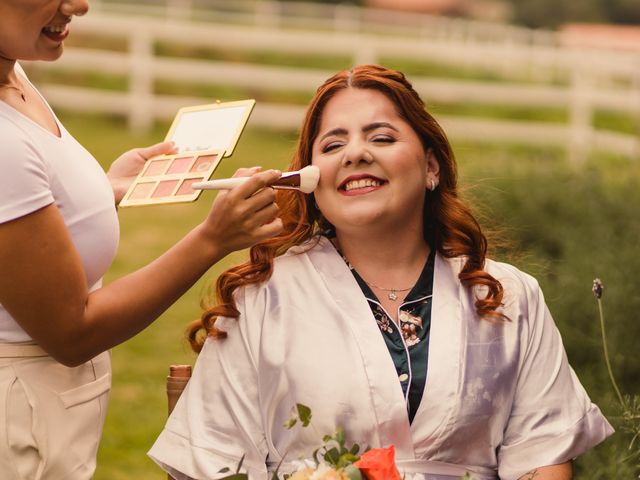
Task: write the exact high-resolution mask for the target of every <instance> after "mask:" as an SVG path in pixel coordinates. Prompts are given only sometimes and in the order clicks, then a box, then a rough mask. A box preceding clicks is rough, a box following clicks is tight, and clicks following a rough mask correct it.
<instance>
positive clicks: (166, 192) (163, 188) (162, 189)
mask: <svg viewBox="0 0 640 480" xmlns="http://www.w3.org/2000/svg"><path fill="white" fill-rule="evenodd" d="M178 182H179V180H164V181H161V182H159V183H158V186H157V187H156V189H155V190H154V192H153V194H152V195H151V198H158V197H168V196H170V195H171V194H172V193H173V190H174V189H175V188H176V185H178Z"/></svg>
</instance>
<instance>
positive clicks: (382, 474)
mask: <svg viewBox="0 0 640 480" xmlns="http://www.w3.org/2000/svg"><path fill="white" fill-rule="evenodd" d="M355 466H356V467H358V468H359V469H360V471H361V472H362V474H363V475H364V476H365V478H366V479H367V480H402V477H401V476H400V472H398V469H397V468H396V449H395V447H394V446H393V445H391V446H390V447H388V448H372V449H371V450H369V451H368V452H365V453H363V454H362V456H361V457H360V460H358V461H357V462H356V463H355Z"/></svg>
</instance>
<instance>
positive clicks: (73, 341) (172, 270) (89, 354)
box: [0, 0, 282, 480]
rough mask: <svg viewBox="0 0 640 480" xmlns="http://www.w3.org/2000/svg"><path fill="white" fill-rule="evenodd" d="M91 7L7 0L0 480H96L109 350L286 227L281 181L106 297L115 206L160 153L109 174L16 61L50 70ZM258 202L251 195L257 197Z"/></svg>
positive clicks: (1, 167) (0, 75)
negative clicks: (277, 189) (228, 259)
mask: <svg viewBox="0 0 640 480" xmlns="http://www.w3.org/2000/svg"><path fill="white" fill-rule="evenodd" d="M88 8H89V5H88V2H87V1H86V0H2V1H1V2H0V472H2V474H1V475H0V476H2V478H11V479H53V478H55V479H58V478H69V479H74V480H75V479H89V478H91V476H92V474H93V471H94V469H95V455H96V451H97V447H98V442H99V439H100V434H101V430H102V425H103V422H104V417H105V412H106V406H107V397H108V392H109V389H110V385H111V367H110V354H109V351H108V350H109V349H110V348H111V347H113V346H115V345H117V344H119V343H121V342H123V341H125V340H127V339H128V338H130V337H132V336H133V335H135V334H136V333H138V332H140V331H141V330H142V329H144V328H145V327H146V326H147V325H149V324H150V323H151V322H153V321H154V320H155V319H156V318H157V317H158V316H159V315H160V314H161V313H162V312H163V311H164V310H165V309H166V308H168V307H169V306H170V305H171V304H172V303H173V302H174V301H175V300H177V299H178V298H179V297H180V296H181V295H182V294H183V293H184V292H185V291H186V290H187V289H188V288H189V287H190V286H191V285H192V284H193V283H194V282H195V281H196V280H197V279H198V278H199V277H200V276H201V275H202V274H204V273H205V272H206V271H207V270H208V269H209V268H210V267H211V266H212V265H213V264H214V263H216V262H217V261H218V260H220V259H221V258H223V257H224V256H225V255H227V254H228V253H230V252H231V251H234V250H237V249H241V248H246V247H248V246H250V245H252V244H254V243H256V242H258V241H262V240H265V239H267V238H269V237H271V236H273V235H275V234H277V233H279V232H280V231H281V229H282V222H281V220H280V219H277V218H276V217H277V207H276V205H275V204H274V198H275V197H274V193H273V191H272V189H270V188H264V187H265V186H268V185H269V184H270V183H271V182H273V181H274V180H276V179H277V178H278V177H279V173H278V172H272V171H271V172H262V173H257V171H256V170H245V171H243V172H239V174H240V175H249V174H255V175H253V176H252V178H251V179H250V180H249V181H247V182H246V183H245V184H243V185H242V186H241V187H239V188H237V189H236V190H234V191H233V192H228V193H222V194H221V195H219V196H218V197H217V198H216V200H215V201H214V203H213V206H212V208H211V210H210V212H209V214H208V216H207V218H205V219H204V221H203V222H202V223H201V224H199V225H198V226H197V227H195V228H194V229H193V230H192V231H191V232H190V233H189V234H188V235H186V236H185V237H184V238H183V239H182V240H180V241H179V242H178V243H177V244H176V245H174V246H173V247H172V248H171V249H170V250H168V251H167V252H166V253H165V254H164V255H162V256H161V257H159V258H158V259H157V260H155V261H154V262H152V263H150V264H149V265H147V266H145V267H143V268H142V269H140V270H139V271H136V272H134V273H132V274H130V275H127V276H125V277H123V278H120V279H118V280H117V281H114V282H113V283H111V284H109V285H107V286H104V287H102V286H101V280H100V279H101V277H102V276H103V274H104V273H105V271H106V270H107V268H108V267H109V265H110V263H111V261H112V259H113V257H114V255H115V252H116V247H117V243H118V221H117V215H116V209H115V205H116V204H117V202H118V201H119V200H120V198H122V195H123V194H124V192H125V191H126V189H127V187H128V185H129V183H130V182H131V180H132V179H133V178H134V177H135V175H136V174H137V173H138V172H139V170H140V169H141V167H142V165H143V163H144V161H145V159H147V158H149V157H151V156H153V155H157V154H160V153H172V148H173V147H172V145H171V144H169V143H160V144H157V145H154V146H152V147H148V148H139V149H134V150H131V151H129V152H127V153H125V154H123V155H122V156H121V157H120V158H119V159H117V160H116V161H115V162H114V163H113V165H112V166H111V168H110V170H109V172H108V174H107V175H105V174H104V172H103V171H102V170H101V169H100V167H99V165H98V163H97V162H96V160H95V159H94V158H93V157H92V156H91V155H90V154H89V153H88V152H87V151H86V150H85V149H84V148H82V146H80V145H79V144H78V143H77V142H76V141H75V140H74V138H73V137H72V136H71V135H70V134H69V133H68V132H67V131H66V130H65V128H64V127H63V126H62V125H61V123H60V122H59V121H58V119H57V118H56V117H55V115H54V113H53V112H52V110H51V109H50V107H49V106H48V104H47V103H46V101H45V99H44V98H43V97H42V96H41V95H40V94H39V93H38V91H37V90H36V89H35V87H34V86H33V85H32V84H31V83H30V82H29V80H28V79H27V77H26V76H25V74H24V72H23V71H22V69H21V68H20V65H19V64H18V63H17V61H19V60H46V61H53V60H56V59H58V58H59V57H60V55H61V54H62V51H63V41H64V39H65V38H66V37H67V35H69V33H70V27H69V23H70V22H71V20H72V18H73V17H74V16H78V15H84V14H85V13H86V12H87V10H88ZM256 192H257V193H256Z"/></svg>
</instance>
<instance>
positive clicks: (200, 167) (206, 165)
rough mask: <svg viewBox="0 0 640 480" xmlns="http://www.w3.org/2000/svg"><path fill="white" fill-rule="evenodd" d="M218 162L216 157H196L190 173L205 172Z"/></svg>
mask: <svg viewBox="0 0 640 480" xmlns="http://www.w3.org/2000/svg"><path fill="white" fill-rule="evenodd" d="M217 160H218V155H203V156H201V157H198V159H197V160H196V162H195V163H194V164H193V167H191V170H190V171H191V172H206V171H207V170H209V169H210V168H211V167H212V166H213V165H215V163H216V162H217Z"/></svg>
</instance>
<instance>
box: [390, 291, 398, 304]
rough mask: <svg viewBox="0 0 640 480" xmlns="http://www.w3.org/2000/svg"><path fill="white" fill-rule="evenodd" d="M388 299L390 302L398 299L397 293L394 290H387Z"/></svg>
mask: <svg viewBox="0 0 640 480" xmlns="http://www.w3.org/2000/svg"><path fill="white" fill-rule="evenodd" d="M388 297H389V300H391V301H392V302H395V301H396V300H397V299H398V295H396V291H395V290H391V291H390V292H389V295H388Z"/></svg>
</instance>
